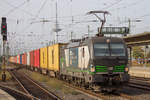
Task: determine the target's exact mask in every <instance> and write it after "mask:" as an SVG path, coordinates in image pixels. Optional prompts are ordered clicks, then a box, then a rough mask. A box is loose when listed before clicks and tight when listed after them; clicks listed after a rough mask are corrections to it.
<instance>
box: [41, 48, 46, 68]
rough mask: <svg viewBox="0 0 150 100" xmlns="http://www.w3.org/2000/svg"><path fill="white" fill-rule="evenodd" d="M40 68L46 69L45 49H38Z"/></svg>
mask: <svg viewBox="0 0 150 100" xmlns="http://www.w3.org/2000/svg"><path fill="white" fill-rule="evenodd" d="M40 67H41V68H42V69H47V47H45V48H40Z"/></svg>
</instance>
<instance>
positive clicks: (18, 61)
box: [17, 55, 20, 64]
mask: <svg viewBox="0 0 150 100" xmlns="http://www.w3.org/2000/svg"><path fill="white" fill-rule="evenodd" d="M17 63H18V64H20V55H18V56H17Z"/></svg>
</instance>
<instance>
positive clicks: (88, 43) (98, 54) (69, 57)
mask: <svg viewBox="0 0 150 100" xmlns="http://www.w3.org/2000/svg"><path fill="white" fill-rule="evenodd" d="M60 59H61V61H60V77H61V78H62V79H63V80H66V81H69V82H71V83H73V84H76V85H80V86H84V87H86V88H92V89H95V90H97V89H98V90H99V89H101V90H106V91H112V90H116V89H118V88H120V87H122V86H123V85H124V84H126V83H128V81H129V78H130V77H129V74H128V70H129V68H128V53H127V46H126V44H125V42H124V41H123V39H121V38H118V37H89V38H85V39H81V40H78V41H75V40H74V41H72V42H71V43H69V44H68V45H67V46H65V47H63V48H61V53H60Z"/></svg>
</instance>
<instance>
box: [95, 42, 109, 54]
mask: <svg viewBox="0 0 150 100" xmlns="http://www.w3.org/2000/svg"><path fill="white" fill-rule="evenodd" d="M94 55H95V56H110V52H109V47H108V44H107V43H95V44H94Z"/></svg>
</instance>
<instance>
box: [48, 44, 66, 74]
mask: <svg viewBox="0 0 150 100" xmlns="http://www.w3.org/2000/svg"><path fill="white" fill-rule="evenodd" d="M62 45H64V44H55V45H52V46H49V47H48V70H52V71H55V72H56V71H59V64H60V57H59V56H60V55H59V53H60V47H61V46H62Z"/></svg>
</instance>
